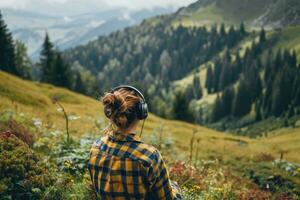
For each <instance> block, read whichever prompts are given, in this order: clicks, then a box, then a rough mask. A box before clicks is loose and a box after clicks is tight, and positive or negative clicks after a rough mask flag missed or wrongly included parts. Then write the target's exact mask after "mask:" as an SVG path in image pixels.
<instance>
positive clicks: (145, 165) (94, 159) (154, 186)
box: [88, 133, 181, 200]
mask: <svg viewBox="0 0 300 200" xmlns="http://www.w3.org/2000/svg"><path fill="white" fill-rule="evenodd" d="M88 168H89V172H90V176H91V179H92V183H93V186H94V189H95V190H96V192H97V193H98V194H99V195H100V197H101V199H115V200H123V199H124V200H127V199H130V200H131V199H153V200H154V199H162V200H164V199H166V200H169V199H172V200H173V199H181V195H180V189H179V187H178V185H177V184H175V183H174V182H172V181H171V180H170V179H169V175H168V172H167V169H166V166H165V163H164V161H163V160H162V157H161V155H160V153H159V151H158V150H157V149H156V148H154V147H153V146H150V145H148V144H145V143H143V142H141V140H140V137H139V136H137V135H126V136H125V135H113V134H112V133H109V134H107V135H106V136H104V137H102V138H101V139H100V140H97V141H96V142H95V143H94V144H93V146H92V148H91V152H90V161H89V164H88Z"/></svg>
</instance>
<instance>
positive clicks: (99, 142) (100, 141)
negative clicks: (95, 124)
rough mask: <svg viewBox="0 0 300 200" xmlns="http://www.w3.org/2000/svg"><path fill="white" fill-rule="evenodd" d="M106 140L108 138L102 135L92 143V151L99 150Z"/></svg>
mask: <svg viewBox="0 0 300 200" xmlns="http://www.w3.org/2000/svg"><path fill="white" fill-rule="evenodd" d="M107 140H108V137H107V136H106V135H104V136H102V137H101V138H99V139H97V140H95V141H94V143H93V144H92V149H93V148H99V147H100V146H102V145H103V144H105V143H106V141H107Z"/></svg>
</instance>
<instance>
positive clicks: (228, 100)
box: [221, 87, 234, 117]
mask: <svg viewBox="0 0 300 200" xmlns="http://www.w3.org/2000/svg"><path fill="white" fill-rule="evenodd" d="M233 99H234V88H233V87H228V88H226V89H225V91H224V92H223V94H222V98H221V105H222V110H223V113H222V117H225V116H228V115H230V114H231V107H232V102H233Z"/></svg>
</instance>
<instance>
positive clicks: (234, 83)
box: [205, 29, 300, 122]
mask: <svg viewBox="0 0 300 200" xmlns="http://www.w3.org/2000/svg"><path fill="white" fill-rule="evenodd" d="M270 45H271V44H270V41H267V39H266V35H265V31H264V30H263V29H262V30H261V33H260V38H259V42H258V43H255V42H253V44H252V46H251V48H247V49H246V52H245V55H244V56H243V58H241V57H240V55H239V54H238V53H237V54H236V55H235V56H234V57H235V60H234V61H232V58H231V57H232V56H230V54H229V53H226V55H225V56H224V57H223V58H222V59H220V60H217V61H216V62H215V63H214V67H212V66H208V68H207V74H206V84H205V87H206V89H207V91H208V93H214V92H216V93H217V98H216V101H215V103H214V106H213V110H212V114H211V118H210V122H217V121H219V120H221V119H223V118H227V119H230V118H240V117H243V116H245V115H247V114H249V113H250V112H251V111H253V113H254V114H255V120H256V121H260V120H262V119H266V118H268V117H272V116H274V117H286V116H288V117H291V116H293V115H295V114H299V111H298V109H297V107H299V106H300V101H299V99H300V97H299V96H300V89H299V83H300V77H299V75H300V66H299V65H298V64H297V56H296V52H295V51H288V50H278V51H277V52H276V53H275V55H274V52H272V51H271V50H269V51H268V55H267V56H266V58H265V59H264V61H262V58H263V57H262V55H261V54H262V53H263V50H264V49H269V47H270ZM220 63H223V64H222V65H221V64H220ZM224 74H226V75H224ZM216 80H217V81H216Z"/></svg>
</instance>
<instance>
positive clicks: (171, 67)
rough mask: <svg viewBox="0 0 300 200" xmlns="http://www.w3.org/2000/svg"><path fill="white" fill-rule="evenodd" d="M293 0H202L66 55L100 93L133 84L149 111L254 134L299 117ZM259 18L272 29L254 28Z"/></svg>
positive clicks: (299, 98)
mask: <svg viewBox="0 0 300 200" xmlns="http://www.w3.org/2000/svg"><path fill="white" fill-rule="evenodd" d="M293 2H294V1H292V0H289V1H284V2H282V1H280V0H276V1H273V0H272V1H271V0H267V1H251V3H250V1H247V0H243V1H235V0H226V1H218V0H214V1H204V0H200V1H198V2H196V3H194V4H192V5H190V6H188V7H186V8H181V9H180V10H178V11H177V12H176V13H174V14H169V15H164V16H160V17H154V18H151V19H147V20H144V21H143V22H142V23H141V24H139V25H137V26H133V27H129V28H126V29H124V30H123V31H117V32H114V33H111V34H109V35H107V36H102V37H99V38H98V39H97V40H95V41H92V42H89V44H87V45H82V46H79V47H76V48H72V49H70V50H67V51H66V52H65V53H64V55H65V58H66V59H67V60H68V61H69V62H70V63H73V65H75V66H78V65H79V66H81V67H83V68H85V69H87V70H88V71H90V72H91V74H93V75H92V76H93V77H94V78H95V79H96V86H95V87H96V88H98V90H100V91H105V90H107V89H108V88H109V87H111V86H112V85H118V84H121V83H127V84H135V85H137V86H139V87H140V88H141V89H142V91H143V92H144V93H145V94H146V96H151V97H153V98H151V99H150V100H149V105H150V109H151V110H152V112H154V113H156V114H158V115H160V116H163V117H167V118H177V119H181V120H186V121H197V122H198V123H201V124H205V125H207V126H210V127H213V128H217V129H220V130H226V129H228V130H231V131H234V132H237V133H239V134H243V135H249V136H250V135H251V136H252V137H257V136H259V135H261V134H263V132H262V131H261V130H262V129H265V131H267V132H268V131H271V130H273V129H277V128H280V127H284V126H292V125H294V124H295V123H296V122H297V120H298V119H299V113H300V112H299V106H300V90H298V89H297V88H299V84H300V80H299V74H300V71H299V67H298V66H299V60H300V59H299V57H300V56H299V52H300V45H299V44H300V41H299V34H297V33H298V31H299V27H300V26H297V24H298V15H299V12H298V10H297V9H298V3H295V5H294V7H293V8H292V6H291V3H293ZM270 6H273V7H272V8H274V9H272V12H271V11H270V12H267V10H268V9H269V7H270ZM275 8H276V9H275ZM286 9H287V11H286ZM215 11H217V12H215ZM238 11H240V12H238ZM283 11H284V12H283ZM216 13H217V14H218V16H217V15H216ZM239 13H243V15H240V14H239ZM291 13H293V14H291ZM278 15H280V16H278ZM262 16H264V17H262ZM275 16H276V17H275ZM218 17H219V18H218ZM218 19H221V20H218ZM207 20H210V21H207ZM242 21H244V22H245V23H244V24H243V23H241V22H242ZM259 21H260V22H261V23H263V25H265V26H268V29H266V30H267V31H266V30H265V29H261V30H259V29H257V28H254V29H253V27H254V26H258V22H259ZM196 22H197V23H198V24H195V23H196ZM203 22H205V23H203ZM206 22H207V23H206ZM225 22H226V23H225ZM279 22H280V23H279ZM222 23H225V24H222ZM204 24H206V26H204ZM207 24H213V25H209V26H208V25H207ZM214 24H217V25H214ZM230 24H233V25H234V26H231V25H230ZM237 24H238V25H237ZM274 24H275V25H276V26H275V25H274ZM200 25H202V26H200ZM279 25H280V26H279ZM259 26H261V24H260V25H259ZM278 27H282V28H278ZM208 71H210V72H208ZM269 74H270V75H269ZM257 77H258V78H257ZM281 80H284V81H281ZM287 80H289V83H288V81H287ZM286 91H292V92H290V93H289V94H286ZM225 93H226V95H225ZM283 96H285V97H286V98H285V99H282V98H281V97H283ZM225 97H226V98H225ZM224 107H226V109H222V108H224ZM276 118H277V119H279V120H280V122H277V123H275V121H276ZM258 122H265V123H258ZM274 124H276V125H275V126H274ZM256 125H258V126H256ZM245 127H246V128H245Z"/></svg>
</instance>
